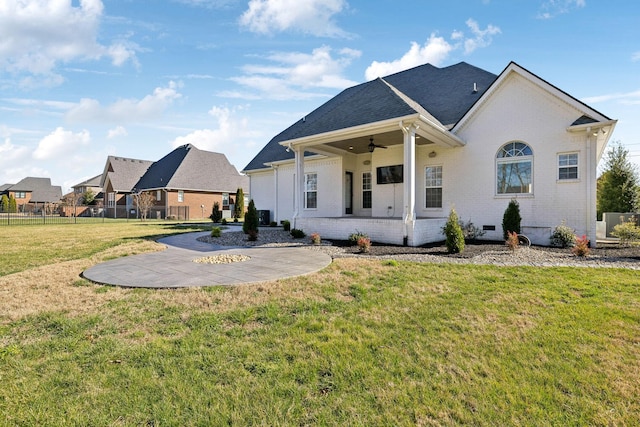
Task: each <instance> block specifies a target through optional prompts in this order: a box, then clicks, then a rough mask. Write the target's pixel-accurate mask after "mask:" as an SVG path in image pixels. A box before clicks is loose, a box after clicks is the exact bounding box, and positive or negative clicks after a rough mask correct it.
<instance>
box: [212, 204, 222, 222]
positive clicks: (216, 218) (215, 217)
mask: <svg viewBox="0 0 640 427" xmlns="http://www.w3.org/2000/svg"><path fill="white" fill-rule="evenodd" d="M209 218H211V221H213V222H215V223H216V224H217V223H219V222H220V220H221V219H222V211H221V210H220V203H218V202H213V211H212V212H211V215H209Z"/></svg>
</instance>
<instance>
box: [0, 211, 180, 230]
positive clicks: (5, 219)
mask: <svg viewBox="0 0 640 427" xmlns="http://www.w3.org/2000/svg"><path fill="white" fill-rule="evenodd" d="M113 219H119V220H125V221H140V220H141V219H142V218H141V215H140V212H139V211H138V210H137V209H136V208H135V207H129V208H127V207H117V208H115V210H114V208H110V209H103V208H86V207H78V208H77V209H76V208H75V207H65V208H64V209H59V210H58V211H57V212H48V211H47V210H45V209H41V210H33V211H28V212H16V213H8V212H0V227H2V226H10V225H42V224H95V223H103V222H105V221H109V220H113ZM146 219H147V220H150V221H151V220H156V221H157V220H170V221H171V220H174V221H188V220H189V207H188V206H169V209H165V208H164V207H153V208H151V209H149V211H148V212H147V216H146Z"/></svg>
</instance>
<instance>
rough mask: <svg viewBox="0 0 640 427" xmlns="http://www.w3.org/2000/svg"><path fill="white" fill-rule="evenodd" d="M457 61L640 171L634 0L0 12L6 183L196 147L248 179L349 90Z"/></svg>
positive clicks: (637, 10)
mask: <svg viewBox="0 0 640 427" xmlns="http://www.w3.org/2000/svg"><path fill="white" fill-rule="evenodd" d="M462 61H464V62H467V63H469V64H471V65H474V66H476V67H479V68H482V69H484V70H487V71H490V72H492V73H494V74H499V73H500V72H501V71H502V70H503V69H504V68H505V67H506V66H507V65H508V64H509V62H510V61H515V62H517V63H518V64H519V65H521V66H523V67H524V68H526V69H528V70H529V71H531V72H533V73H534V74H536V75H538V76H539V77H541V78H543V79H545V80H546V81H548V82H549V83H551V84H553V85H555V86H557V87H559V88H560V89H562V90H563V91H565V92H567V93H569V94H570V95H572V96H574V97H575V98H578V99H580V100H581V101H583V102H585V103H586V104H588V105H589V106H591V107H592V108H594V109H596V110H597V111H599V112H601V113H602V114H604V115H606V116H608V117H609V118H612V119H616V120H618V124H617V127H616V129H615V131H614V133H613V135H612V139H611V140H612V141H619V142H620V143H621V144H622V145H623V146H624V147H625V148H627V149H628V150H629V159H630V160H631V161H632V162H633V163H634V164H637V165H639V167H640V2H636V1H635V0H627V1H622V0H608V1H606V2H605V1H602V0H599V1H596V0H519V1H515V0H464V1H463V0H447V1H446V2H444V1H428V0H144V1H142V0H73V1H72V0H0V184H6V183H16V182H18V181H19V180H21V179H22V178H25V177H27V176H35V177H49V178H51V181H52V183H53V184H54V185H61V186H62V188H63V191H64V192H66V191H69V190H70V188H71V186H73V185H75V184H78V183H80V182H82V181H84V180H85V179H88V178H91V177H93V176H96V175H99V174H101V173H102V171H103V169H104V166H105V163H106V160H107V156H109V155H113V156H120V157H129V158H135V159H141V160H153V161H155V160H159V159H160V158H162V157H163V156H164V155H166V154H168V153H169V152H170V151H171V150H173V149H174V148H175V147H178V146H180V145H184V144H188V143H190V144H193V145H195V146H196V147H198V148H199V149H202V150H209V151H215V152H220V153H224V154H225V155H226V156H227V158H228V159H229V160H230V161H231V163H232V164H234V165H235V166H236V167H237V168H238V170H242V169H243V168H244V167H245V166H246V165H247V164H248V163H249V162H250V161H251V159H252V158H253V157H254V156H255V155H256V154H257V153H258V152H259V150H260V149H261V148H262V147H263V146H264V145H265V144H266V143H267V142H268V141H269V140H270V139H271V138H272V137H273V136H275V135H276V134H278V133H279V132H280V131H282V130H284V129H285V128H287V127H288V126H290V125H291V124H293V123H294V122H295V121H297V120H299V119H300V118H301V117H303V116H305V115H306V114H307V113H309V112H310V111H312V110H314V109H315V108H317V107H319V106H320V105H321V104H323V103H324V102H326V101H327V100H329V99H330V98H331V97H333V96H335V95H337V94H338V93H339V92H340V91H341V90H343V89H345V88H347V87H350V86H353V85H356V84H359V83H363V82H366V81H368V80H371V79H374V78H376V77H378V76H385V75H389V74H392V73H395V72H398V71H401V70H404V69H408V68H411V67H414V66H418V65H422V64H425V63H431V64H432V65H435V66H438V67H445V66H448V65H453V64H457V63H459V62H462ZM601 168H602V162H601ZM205 172H206V171H205ZM211 172H214V171H211Z"/></svg>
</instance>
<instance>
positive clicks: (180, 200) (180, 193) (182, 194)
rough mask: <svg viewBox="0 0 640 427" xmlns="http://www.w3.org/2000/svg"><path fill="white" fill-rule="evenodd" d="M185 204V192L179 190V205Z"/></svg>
mask: <svg viewBox="0 0 640 427" xmlns="http://www.w3.org/2000/svg"><path fill="white" fill-rule="evenodd" d="M182 202H184V191H182V190H178V203H182Z"/></svg>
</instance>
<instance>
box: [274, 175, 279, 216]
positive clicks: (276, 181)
mask: <svg viewBox="0 0 640 427" xmlns="http://www.w3.org/2000/svg"><path fill="white" fill-rule="evenodd" d="M272 167H273V179H274V190H275V191H274V194H275V200H274V202H275V203H274V204H273V221H276V222H278V221H279V219H278V166H277V165H274V166H272Z"/></svg>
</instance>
